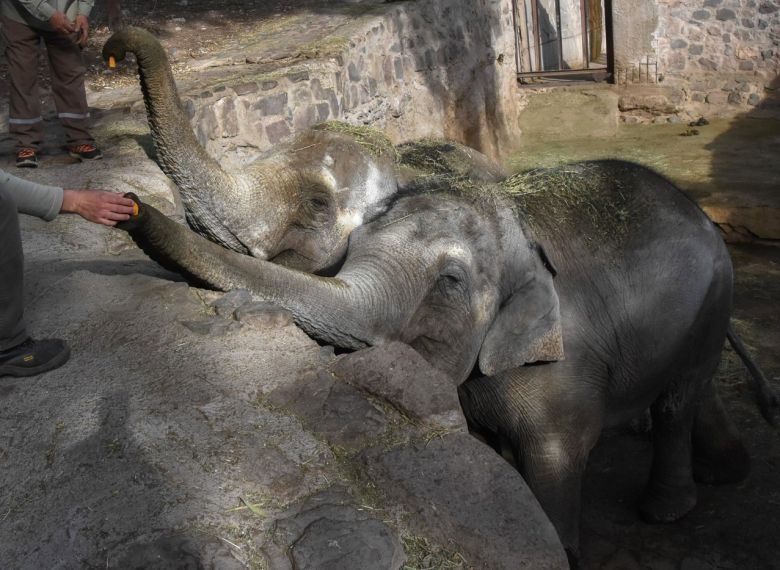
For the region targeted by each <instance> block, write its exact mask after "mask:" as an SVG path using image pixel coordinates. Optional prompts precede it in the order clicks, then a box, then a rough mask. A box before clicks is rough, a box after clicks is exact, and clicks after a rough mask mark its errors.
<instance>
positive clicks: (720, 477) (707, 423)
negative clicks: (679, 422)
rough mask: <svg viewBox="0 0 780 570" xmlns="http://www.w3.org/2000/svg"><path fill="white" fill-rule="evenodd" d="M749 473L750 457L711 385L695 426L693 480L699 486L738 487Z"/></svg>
mask: <svg viewBox="0 0 780 570" xmlns="http://www.w3.org/2000/svg"><path fill="white" fill-rule="evenodd" d="M749 470H750V456H749V455H748V453H747V451H746V450H745V447H744V445H742V441H741V439H740V437H739V432H738V431H737V428H736V426H735V425H734V422H732V421H731V418H729V416H728V414H727V413H726V409H725V408H724V407H723V402H722V401H721V399H720V397H719V396H718V392H717V390H716V388H715V384H714V382H713V381H710V382H708V383H707V384H706V385H705V386H704V390H703V394H702V399H701V402H700V404H699V408H698V409H697V411H696V417H695V420H694V423H693V477H694V479H695V480H696V481H698V482H700V483H708V484H721V483H738V482H739V481H742V480H743V479H744V478H745V477H747V474H748V471H749Z"/></svg>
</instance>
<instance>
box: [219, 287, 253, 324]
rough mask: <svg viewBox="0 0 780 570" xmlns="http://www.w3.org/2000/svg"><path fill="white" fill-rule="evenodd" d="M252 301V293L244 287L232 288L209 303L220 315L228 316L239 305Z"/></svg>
mask: <svg viewBox="0 0 780 570" xmlns="http://www.w3.org/2000/svg"><path fill="white" fill-rule="evenodd" d="M251 301H252V293H250V292H249V291H247V290H246V289H233V290H232V291H228V292H227V293H225V294H224V295H223V296H222V297H220V298H219V299H217V300H216V301H214V302H213V303H211V306H212V307H213V308H214V310H215V311H216V313H217V314H218V315H219V316H220V317H225V318H230V317H232V316H233V314H234V313H235V312H236V309H238V308H239V307H240V306H241V305H244V304H246V303H250V302H251Z"/></svg>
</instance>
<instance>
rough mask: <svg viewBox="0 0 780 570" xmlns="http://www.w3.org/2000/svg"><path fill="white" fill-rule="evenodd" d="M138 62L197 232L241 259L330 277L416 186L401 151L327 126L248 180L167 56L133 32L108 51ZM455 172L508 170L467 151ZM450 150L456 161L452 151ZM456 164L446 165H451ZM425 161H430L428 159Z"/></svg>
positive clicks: (166, 159) (277, 154) (450, 160)
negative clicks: (196, 122) (213, 139)
mask: <svg viewBox="0 0 780 570" xmlns="http://www.w3.org/2000/svg"><path fill="white" fill-rule="evenodd" d="M127 53H134V54H135V55H136V60H137V63H138V72H139V76H140V81H141V90H142V92H143V96H144V103H145V105H146V110H147V116H148V120H149V126H150V129H151V133H152V139H153V141H154V144H155V149H156V152H157V160H158V162H159V164H160V167H161V168H162V169H163V171H164V172H165V173H166V175H168V176H169V177H170V178H171V179H172V180H173V181H174V182H175V183H176V185H177V187H178V189H179V193H180V195H181V199H182V203H183V205H184V209H185V214H186V218H187V222H188V224H189V225H190V227H191V228H192V229H193V230H195V231H196V232H198V233H199V234H201V235H203V236H204V237H206V238H208V239H209V240H211V241H213V242H215V243H218V244H221V245H223V246H224V247H226V248H229V249H231V250H233V251H236V252H239V253H243V254H247V255H250V256H253V257H257V258H258V259H269V260H272V261H274V262H275V263H277V264H280V265H284V266H286V267H292V268H296V269H302V270H305V271H313V272H321V273H323V272H324V273H328V271H329V270H330V268H331V267H332V266H333V265H334V264H336V263H337V261H338V260H339V259H341V258H342V257H343V255H344V251H345V249H346V245H347V240H348V239H349V235H350V233H351V232H352V230H353V229H355V227H357V226H358V225H360V224H362V223H364V222H366V221H369V220H371V219H373V218H374V217H375V216H376V215H378V214H379V212H381V211H382V209H383V204H384V203H385V202H386V201H387V200H388V199H390V198H391V197H392V196H393V194H395V192H396V191H397V189H398V187H399V185H403V184H405V183H407V182H408V176H409V174H408V170H409V169H408V168H406V167H402V168H399V164H398V161H397V158H398V156H399V154H403V153H404V149H403V148H401V149H396V148H394V147H393V145H392V143H391V142H390V141H389V140H388V139H387V137H386V136H385V135H384V134H383V133H381V132H379V131H376V130H374V129H370V128H366V127H355V126H350V125H346V124H344V123H338V122H330V123H324V124H321V125H317V126H315V127H314V128H311V129H308V130H306V131H304V132H303V133H301V134H300V135H299V136H297V137H296V138H295V139H294V140H293V141H292V142H290V143H289V144H286V145H284V146H281V147H280V148H277V149H275V150H274V153H273V154H272V155H270V156H267V157H264V158H263V159H261V160H257V161H255V162H253V163H251V164H249V165H248V166H247V167H246V168H245V169H243V170H241V171H240V172H228V171H225V170H224V169H223V168H222V167H221V166H220V165H219V163H217V161H215V160H214V159H213V158H212V157H211V156H209V154H208V153H207V152H206V151H205V149H204V148H203V147H202V146H201V145H200V143H199V142H198V140H197V138H196V137H195V135H194V133H193V131H192V128H191V126H190V121H189V118H188V116H187V112H186V110H185V108H184V105H183V104H182V102H181V100H180V98H179V95H178V92H177V89H176V84H175V82H174V80H173V76H172V74H171V69H170V64H169V63H168V59H167V56H166V54H165V50H164V49H163V47H162V46H161V45H160V43H159V42H158V41H157V39H156V38H155V37H154V36H153V35H151V34H150V33H149V32H147V31H146V30H143V29H141V28H133V27H129V28H126V29H124V30H122V31H120V32H117V33H116V34H114V35H113V36H111V37H110V38H109V39H108V41H107V42H106V44H105V45H104V46H103V56H104V58H105V59H106V60H108V61H112V60H116V61H121V60H122V59H124V58H125V56H126V54H127ZM419 144H420V145H422V146H423V147H424V146H426V145H436V148H438V150H439V152H438V156H439V158H440V159H441V160H442V161H443V162H442V164H446V165H447V168H448V169H449V170H452V171H453V172H455V171H458V172H460V173H461V174H462V175H464V176H468V177H471V178H474V179H480V180H490V181H498V180H501V179H503V178H504V177H505V174H504V172H503V171H502V170H501V168H500V167H498V166H497V165H495V164H494V163H492V162H491V161H489V160H488V159H487V158H486V157H485V156H484V155H482V154H480V153H478V152H477V151H475V150H473V149H470V148H468V147H465V146H463V145H460V144H457V143H449V144H447V145H446V146H438V143H435V142H432V141H428V142H421V143H419ZM443 149H445V150H446V152H444V151H443ZM445 155H446V156H445ZM420 158H421V159H424V156H423V155H420Z"/></svg>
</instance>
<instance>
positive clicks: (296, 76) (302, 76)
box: [287, 71, 309, 83]
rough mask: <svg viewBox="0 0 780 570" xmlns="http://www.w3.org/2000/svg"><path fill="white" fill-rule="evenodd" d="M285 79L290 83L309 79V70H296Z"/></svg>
mask: <svg viewBox="0 0 780 570" xmlns="http://www.w3.org/2000/svg"><path fill="white" fill-rule="evenodd" d="M287 79H288V80H289V81H290V83H300V82H301V81H308V80H309V72H308V71H296V72H294V73H291V74H289V75H288V76H287Z"/></svg>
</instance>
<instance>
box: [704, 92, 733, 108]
mask: <svg viewBox="0 0 780 570" xmlns="http://www.w3.org/2000/svg"><path fill="white" fill-rule="evenodd" d="M728 99H729V96H728V94H727V93H726V92H725V91H712V92H711V93H708V94H707V99H706V101H707V103H709V104H710V105H725V104H726V103H727V102H728Z"/></svg>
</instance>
